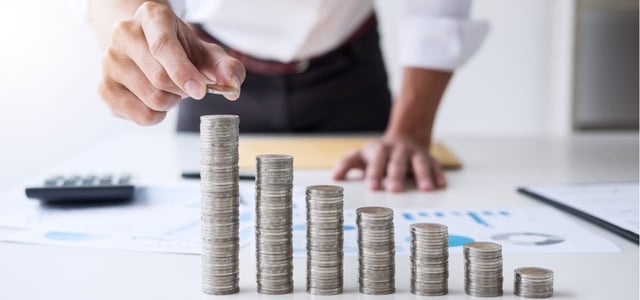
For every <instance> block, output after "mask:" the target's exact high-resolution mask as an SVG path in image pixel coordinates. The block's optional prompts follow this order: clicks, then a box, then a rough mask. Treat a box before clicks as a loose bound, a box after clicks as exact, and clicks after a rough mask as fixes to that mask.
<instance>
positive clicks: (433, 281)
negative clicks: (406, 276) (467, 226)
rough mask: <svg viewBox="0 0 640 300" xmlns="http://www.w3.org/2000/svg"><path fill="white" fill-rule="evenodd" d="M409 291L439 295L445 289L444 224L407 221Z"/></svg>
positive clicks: (446, 279)
mask: <svg viewBox="0 0 640 300" xmlns="http://www.w3.org/2000/svg"><path fill="white" fill-rule="evenodd" d="M410 228H411V282H410V283H411V293H413V294H416V295H420V296H441V295H446V294H447V293H448V292H449V291H448V289H449V288H448V278H449V259H448V258H449V245H448V229H447V226H445V225H442V224H436V223H416V224H411V227H410Z"/></svg>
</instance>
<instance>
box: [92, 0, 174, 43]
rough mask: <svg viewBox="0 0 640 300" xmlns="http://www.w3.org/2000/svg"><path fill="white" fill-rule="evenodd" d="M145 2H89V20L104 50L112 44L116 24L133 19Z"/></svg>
mask: <svg viewBox="0 0 640 300" xmlns="http://www.w3.org/2000/svg"><path fill="white" fill-rule="evenodd" d="M144 2H147V0H90V1H89V18H90V20H91V24H92V25H93V28H94V30H95V31H96V35H97V37H98V42H99V43H100V46H101V47H102V48H106V47H107V46H109V44H110V43H111V31H112V30H113V26H114V24H116V23H117V22H119V21H122V20H125V19H128V18H131V17H132V16H133V15H134V14H135V12H136V10H138V7H140V5H142V3H144ZM153 2H157V3H161V4H165V5H167V6H168V5H169V3H168V1H167V0H154V1H153Z"/></svg>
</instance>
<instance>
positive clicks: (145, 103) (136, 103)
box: [98, 2, 245, 125]
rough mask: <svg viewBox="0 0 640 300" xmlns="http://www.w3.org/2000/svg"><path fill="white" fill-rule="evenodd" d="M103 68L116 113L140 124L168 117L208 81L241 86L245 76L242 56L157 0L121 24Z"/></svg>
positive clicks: (104, 92) (103, 88)
mask: <svg viewBox="0 0 640 300" xmlns="http://www.w3.org/2000/svg"><path fill="white" fill-rule="evenodd" d="M102 68H103V76H102V80H101V82H100V85H99V88H98V91H99V94H100V96H101V97H102V99H103V100H104V102H105V103H106V104H107V106H108V107H109V108H110V109H111V111H112V112H113V114H115V115H116V116H119V117H123V118H126V119H129V120H132V121H133V122H135V123H137V124H140V125H152V124H157V123H158V122H160V121H162V120H163V119H164V117H165V115H166V112H167V111H168V110H169V109H171V108H172V107H174V106H176V105H177V104H178V102H179V101H180V100H181V99H182V98H184V97H186V96H190V97H192V98H194V99H202V98H203V97H204V96H205V94H206V84H207V83H219V84H222V85H229V86H233V87H235V88H238V89H239V88H240V85H241V84H242V82H243V81H244V77H245V69H244V67H243V66H242V64H241V63H240V62H239V61H238V60H236V59H234V58H232V57H230V56H229V55H227V53H226V52H225V51H224V50H223V49H222V48H221V47H219V46H217V45H214V44H210V43H206V42H204V41H202V40H200V39H199V38H198V37H197V36H196V35H195V34H194V33H193V32H192V31H191V29H190V28H189V26H188V25H187V24H185V23H184V22H183V21H182V20H180V19H179V18H178V17H177V16H176V15H175V14H174V13H173V11H172V10H171V8H169V7H168V6H166V5H163V4H159V3H155V2H145V3H143V4H142V5H140V6H139V7H138V9H137V11H136V13H135V15H134V16H133V17H132V18H130V19H126V20H124V21H120V22H118V23H117V24H116V25H115V27H114V28H113V31H112V34H111V45H109V46H108V48H107V50H106V52H105V54H104V57H103V59H102ZM226 97H227V99H229V100H235V99H237V98H238V96H237V95H236V96H226Z"/></svg>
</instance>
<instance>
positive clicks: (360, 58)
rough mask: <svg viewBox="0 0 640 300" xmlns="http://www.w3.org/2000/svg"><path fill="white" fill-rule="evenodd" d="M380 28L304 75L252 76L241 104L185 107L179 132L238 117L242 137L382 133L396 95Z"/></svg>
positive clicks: (208, 100)
mask: <svg viewBox="0 0 640 300" xmlns="http://www.w3.org/2000/svg"><path fill="white" fill-rule="evenodd" d="M379 42H380V41H379V36H378V31H377V29H376V28H375V27H373V28H372V29H370V30H368V32H367V33H366V34H364V35H363V36H362V37H361V38H359V39H358V40H356V41H353V42H351V43H350V44H348V45H345V46H342V47H340V48H338V49H336V50H334V51H332V52H330V53H329V54H327V55H326V56H324V57H321V58H319V59H317V60H314V61H312V62H311V64H310V65H309V67H308V69H307V70H305V71H304V72H302V73H296V74H287V75H262V74H255V73H251V72H250V71H249V70H247V77H246V79H245V81H244V83H243V84H242V92H241V94H240V98H239V99H238V100H237V101H228V100H226V99H225V98H223V97H222V96H219V95H213V94H207V96H206V97H205V99H203V100H201V101H195V100H193V99H185V100H183V101H181V103H180V107H179V116H178V131H198V130H199V123H200V118H199V117H200V116H201V115H210V114H235V115H239V116H240V131H241V132H289V133H293V132H300V133H303V132H307V133H308V132H340V131H342V132H381V131H383V130H384V129H385V128H386V125H387V121H388V118H389V112H390V109H391V94H390V92H389V88H388V83H387V74H386V71H385V69H384V64H383V60H382V54H381V52H380V44H379Z"/></svg>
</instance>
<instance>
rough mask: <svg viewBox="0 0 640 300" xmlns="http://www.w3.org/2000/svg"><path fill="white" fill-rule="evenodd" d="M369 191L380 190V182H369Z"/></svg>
mask: <svg viewBox="0 0 640 300" xmlns="http://www.w3.org/2000/svg"><path fill="white" fill-rule="evenodd" d="M369 189H372V190H377V189H378V182H377V181H375V180H369Z"/></svg>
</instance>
